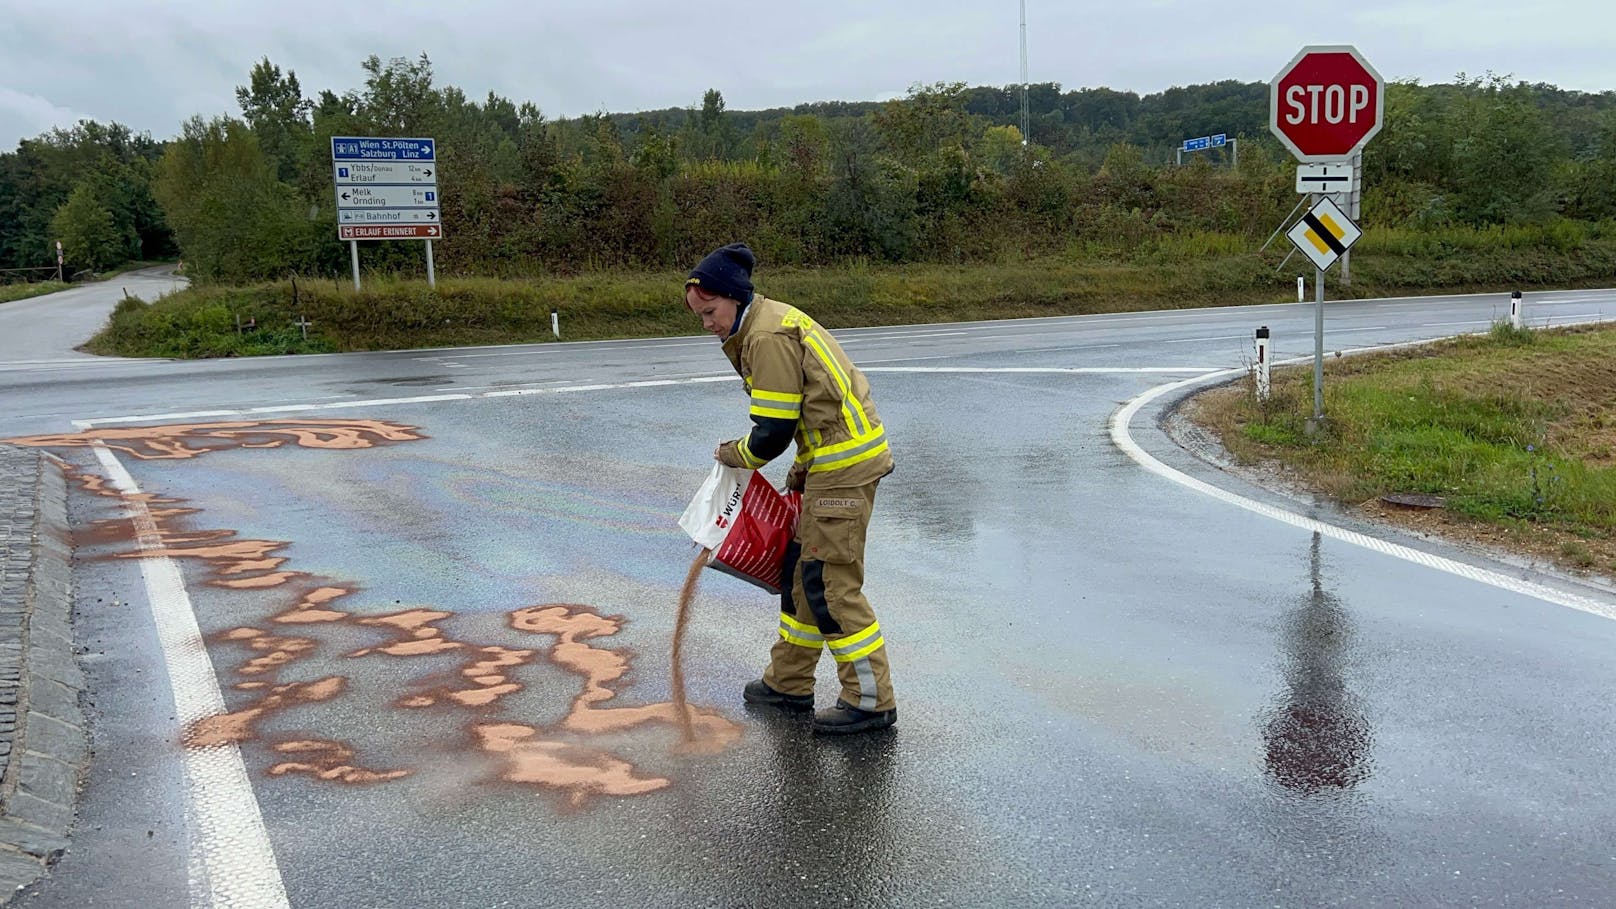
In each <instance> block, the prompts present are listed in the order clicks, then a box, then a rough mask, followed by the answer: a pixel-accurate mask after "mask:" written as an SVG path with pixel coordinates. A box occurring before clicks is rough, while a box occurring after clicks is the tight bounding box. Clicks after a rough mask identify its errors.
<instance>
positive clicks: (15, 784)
mask: <svg viewBox="0 0 1616 909" xmlns="http://www.w3.org/2000/svg"><path fill="white" fill-rule="evenodd" d="M63 466H64V465H62V463H61V462H60V461H57V460H56V459H54V458H52V457H50V456H48V455H45V454H43V453H40V452H37V451H33V450H29V449H23V448H15V447H11V446H0V767H3V768H4V769H3V770H0V902H7V901H9V900H10V898H11V897H12V896H14V895H15V894H16V892H17V891H18V890H20V889H21V888H23V887H26V886H28V885H30V884H32V883H34V882H35V881H36V880H38V879H39V878H40V877H42V876H43V875H44V874H45V871H46V869H47V868H48V867H49V866H50V865H51V863H53V862H55V861H56V859H58V858H59V857H61V855H62V853H63V852H64V851H65V850H66V849H67V845H68V833H69V831H70V829H71V828H72V825H73V816H74V804H75V801H76V798H77V795H78V788H79V782H80V779H81V777H82V775H83V772H84V768H85V766H86V765H87V763H88V761H89V754H90V752H89V736H88V734H87V732H86V729H85V715H84V710H83V707H82V706H81V705H80V703H79V702H80V697H81V694H82V692H83V690H84V674H83V672H82V671H81V670H80V669H79V665H78V662H77V661H76V660H75V659H74V655H73V627H72V614H73V574H72V555H73V553H72V537H71V535H70V533H69V528H68V522H67V479H66V476H65V475H64V473H63V469H62V468H63Z"/></svg>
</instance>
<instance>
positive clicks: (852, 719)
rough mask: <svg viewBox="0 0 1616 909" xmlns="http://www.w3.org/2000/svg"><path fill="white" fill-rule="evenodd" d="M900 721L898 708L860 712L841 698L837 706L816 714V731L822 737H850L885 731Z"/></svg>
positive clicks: (837, 701)
mask: <svg viewBox="0 0 1616 909" xmlns="http://www.w3.org/2000/svg"><path fill="white" fill-rule="evenodd" d="M897 721H898V708H896V707H894V708H892V709H891V710H860V709H859V708H857V707H854V706H853V705H852V704H849V703H847V702H846V701H844V700H842V699H841V698H837V699H836V706H835V707H832V708H830V709H828V710H821V711H819V712H818V713H816V714H814V731H815V732H817V733H820V734H821V735H849V734H851V733H854V732H868V731H870V730H872V729H885V728H887V727H888V726H891V725H892V724H893V723H896V722H897Z"/></svg>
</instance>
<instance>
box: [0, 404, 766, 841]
mask: <svg viewBox="0 0 1616 909" xmlns="http://www.w3.org/2000/svg"><path fill="white" fill-rule="evenodd" d="M423 438H425V436H423V435H421V434H420V431H419V429H418V428H417V427H413V426H404V425H401V424H395V423H387V422H383V421H376V420H336V419H333V420H265V421H239V422H223V423H186V424H176V425H170V426H147V427H133V428H122V429H92V430H89V431H87V432H82V433H71V434H61V435H49V436H34V437H29V438H23V439H9V440H5V441H8V442H10V443H12V444H17V445H25V446H31V447H38V448H85V447H91V446H94V445H96V444H103V445H105V446H106V447H108V448H112V449H115V450H117V451H120V452H123V453H125V454H128V455H130V456H132V457H135V458H140V459H144V460H157V459H187V458H195V457H198V456H201V455H204V454H207V453H210V452H215V451H226V450H241V449H274V448H280V447H282V446H285V445H287V444H293V445H296V446H300V447H304V448H317V449H331V450H360V449H367V448H374V447H378V446H381V445H390V444H395V443H400V442H409V441H416V440H419V439H423ZM69 476H70V478H71V479H73V480H74V481H75V482H76V483H77V484H78V485H79V486H80V487H81V488H82V489H84V490H85V491H86V492H89V493H91V494H94V495H98V496H103V497H108V498H116V499H119V500H120V501H122V502H123V503H124V504H126V505H129V506H144V507H145V508H146V509H147V513H148V514H149V515H150V516H151V518H152V521H153V523H154V525H155V539H154V540H148V544H149V545H150V544H155V545H154V547H153V548H148V549H144V550H142V549H139V548H138V545H139V541H138V534H137V533H136V532H135V529H134V526H133V522H132V520H131V519H129V518H117V519H113V520H106V521H97V522H94V523H93V524H92V525H91V526H90V528H89V529H88V532H87V533H83V534H81V535H80V538H79V542H80V544H81V545H86V544H89V545H96V546H105V547H107V548H111V549H113V550H115V551H114V552H113V553H112V556H113V557H115V558H136V559H138V558H145V557H149V556H154V555H162V556H167V557H169V558H173V559H190V560H194V563H196V564H199V565H201V566H202V567H203V569H204V571H205V573H206V581H205V583H206V584H208V585H209V586H213V587H216V588H220V589H223V590H226V591H230V590H280V589H282V588H284V589H285V590H286V592H287V593H288V594H289V597H288V599H289V600H290V602H289V603H288V604H286V605H285V606H283V607H281V608H280V609H279V610H278V611H276V612H274V613H273V614H272V615H269V616H267V617H266V620H265V622H266V624H270V625H273V626H278V629H277V630H276V631H269V630H265V629H263V628H255V627H250V626H244V627H238V628H233V629H229V630H227V631H223V632H219V633H216V634H214V635H212V636H211V637H210V641H211V643H214V644H218V645H225V646H236V647H243V648H245V649H246V650H248V651H249V652H251V653H252V654H253V655H252V656H251V657H249V658H248V659H247V660H246V661H245V662H243V663H242V664H241V665H240V666H238V667H237V668H236V670H235V672H236V674H237V675H239V676H242V677H243V679H242V680H241V681H239V682H237V683H236V684H235V685H234V686H232V687H233V688H234V689H235V690H238V691H243V692H251V693H254V694H256V695H257V697H256V699H255V700H253V701H251V702H250V703H248V704H246V705H245V706H243V707H241V708H240V709H237V710H234V711H231V712H228V713H224V714H220V715H218V716H213V717H207V718H205V719H203V720H201V721H199V722H197V723H195V724H194V725H193V726H192V727H191V728H189V729H187V730H185V732H184V735H183V740H184V742H185V744H186V745H187V746H188V747H193V748H206V747H214V746H219V745H226V744H237V745H241V744H246V743H250V742H253V741H256V740H257V735H258V734H257V726H258V724H259V723H260V722H261V721H263V720H264V719H265V718H266V717H269V716H272V715H275V714H278V713H281V712H282V711H287V710H292V709H298V710H305V711H306V710H308V709H310V707H311V706H313V705H318V704H322V703H328V702H330V701H332V700H335V699H337V698H339V697H341V696H343V695H344V694H346V693H347V692H349V691H350V690H351V689H352V688H353V687H354V686H355V685H356V684H363V681H362V676H361V672H362V669H356V671H355V672H353V673H351V674H350V675H347V676H342V675H333V676H328V677H326V678H322V679H317V680H314V681H299V682H287V683H278V679H277V678H276V676H277V675H278V674H279V673H280V672H281V671H282V670H283V669H286V668H287V667H289V666H292V665H294V664H296V663H297V662H298V661H300V660H304V659H307V658H308V657H310V656H312V655H315V654H318V653H321V652H322V650H327V649H332V648H334V647H335V646H336V645H335V644H334V643H332V642H331V641H329V640H326V639H324V638H323V635H322V632H323V631H325V630H328V629H333V628H336V627H342V628H347V629H364V630H368V631H380V632H383V633H386V634H387V635H389V636H388V637H385V638H383V639H382V640H380V641H378V642H377V643H375V644H373V645H370V646H367V647H362V648H359V649H357V650H354V649H351V645H349V647H348V649H347V653H346V656H347V658H349V659H354V660H363V659H366V658H370V659H376V658H385V659H411V658H416V657H430V656H436V655H440V654H451V653H460V654H463V655H464V656H465V658H466V660H465V663H464V664H463V665H462V666H460V667H459V668H458V669H457V670H456V671H455V672H454V673H453V674H452V675H451V676H450V678H451V679H454V678H458V681H451V682H449V683H447V684H445V683H444V676H443V675H442V674H438V675H436V676H429V677H427V678H424V679H418V680H416V682H414V683H412V684H411V690H409V691H407V692H405V693H403V694H401V695H400V696H399V697H397V698H396V699H395V700H394V702H393V705H394V707H395V708H398V709H426V708H443V709H449V710H452V711H456V712H464V713H466V714H467V715H468V716H467V720H466V722H467V726H468V729H469V732H470V741H471V742H472V744H473V745H474V746H475V747H476V748H477V749H478V750H479V751H480V752H482V753H484V754H486V755H488V756H489V757H490V758H491V759H493V760H495V761H496V762H497V765H498V766H500V767H501V768H502V769H501V770H500V771H499V778H500V779H502V780H505V781H507V782H510V783H516V784H523V785H529V786H533V787H536V788H539V789H542V790H546V791H552V792H555V793H558V794H560V795H562V796H563V797H564V798H565V799H566V804H567V805H569V806H570V807H571V808H574V809H576V808H582V807H584V806H586V805H587V804H588V803H589V801H590V800H591V799H592V798H595V797H598V796H619V797H620V796H632V795H640V794H644V793H647V792H654V791H657V790H659V789H663V788H665V787H667V786H669V785H670V784H671V781H670V780H669V779H667V778H666V777H662V776H656V775H650V774H647V773H644V772H642V771H641V770H640V769H639V768H637V767H636V766H635V764H634V763H633V762H632V761H630V760H628V759H627V758H625V757H623V756H621V755H618V754H614V753H612V752H610V751H607V750H604V749H600V748H596V747H592V746H591V745H590V744H589V740H590V739H592V738H596V737H601V736H608V735H611V736H614V737H618V738H614V741H617V740H619V739H620V735H619V734H621V733H623V732H625V731H628V730H630V729H634V728H636V727H641V726H644V725H647V724H663V725H667V726H669V727H671V728H675V729H678V728H679V727H680V726H681V724H682V722H683V723H684V724H688V728H689V729H690V734H689V735H687V736H682V737H681V739H682V740H681V742H679V743H678V744H677V745H676V746H675V747H674V748H673V750H674V751H675V752H677V753H682V754H713V753H717V752H719V751H722V750H723V749H724V748H727V747H729V746H730V745H732V744H734V743H735V742H736V741H737V740H739V738H740V734H741V727H740V726H739V725H738V724H737V723H735V722H733V721H731V720H729V719H727V718H725V717H724V716H722V715H721V714H719V713H718V712H717V711H716V710H713V709H711V708H702V707H690V708H688V709H687V711H681V710H679V709H677V708H676V707H675V705H674V704H673V703H671V702H663V703H654V704H647V705H641V706H604V705H606V704H607V702H610V701H613V700H614V699H615V698H616V697H617V695H618V692H617V691H616V689H615V688H614V687H613V686H614V685H615V684H616V683H617V682H619V681H620V680H621V679H622V678H623V677H624V676H625V675H626V674H627V672H628V671H629V668H630V666H631V665H632V662H633V659H634V656H633V654H632V653H631V652H629V651H626V650H609V649H606V648H604V647H599V646H596V643H595V642H596V641H599V640H600V639H604V638H610V637H612V636H614V635H616V634H617V633H618V632H619V631H621V630H622V628H623V626H624V624H625V622H626V620H625V619H624V618H623V617H622V616H603V615H601V614H599V613H598V612H597V611H595V610H594V609H592V608H590V607H588V606H583V605H577V604H541V605H535V606H527V607H523V608H520V609H516V610H513V611H512V612H510V613H509V615H508V623H509V625H510V627H511V628H512V629H514V630H516V631H518V632H523V633H525V634H530V635H540V636H549V637H553V638H554V639H555V640H554V643H552V644H551V645H549V646H548V647H544V648H541V647H535V648H531V649H529V648H520V647H506V646H503V645H500V644H496V643H479V642H474V641H467V640H458V639H455V638H453V637H451V636H450V635H449V633H448V632H446V631H445V630H444V629H443V628H441V627H439V623H441V622H443V621H445V620H447V619H451V618H453V617H454V615H455V614H454V613H452V612H449V611H445V610H442V609H437V608H433V607H430V606H414V607H411V608H407V609H404V610H401V611H397V612H391V613H387V614H380V615H366V614H363V613H360V612H357V611H348V610H346V609H342V608H338V607H339V606H346V605H349V604H350V602H351V601H354V600H356V599H357V598H358V596H359V594H360V589H359V588H358V587H357V586H356V585H345V584H342V583H340V582H333V581H332V580H330V579H327V578H320V577H316V576H314V575H310V574H307V573H304V572H300V571H296V570H294V569H291V568H288V567H287V565H288V561H289V560H288V558H287V557H286V556H285V555H283V554H282V553H283V552H284V550H286V549H287V547H288V546H289V545H290V543H289V542H287V541H280V540H252V539H242V538H239V537H238V535H237V533H236V532H235V531H232V530H202V529H195V528H193V527H190V526H182V525H188V524H191V523H193V521H194V520H195V519H196V518H198V517H199V516H200V511H199V510H198V509H195V508H190V507H185V505H186V503H184V502H183V501H181V500H178V499H171V498H163V497H159V496H155V495H151V494H149V493H142V494H139V495H124V494H122V493H120V492H118V491H117V490H116V489H114V488H113V487H112V486H111V484H109V483H108V482H107V480H106V479H105V478H103V477H100V476H98V475H95V474H90V473H82V472H77V471H73V472H70V474H69ZM120 548H121V549H123V550H124V551H116V550H118V549H120ZM291 627H296V629H297V631H296V633H291V632H290V628H291ZM328 645H330V646H328ZM333 655H334V654H333ZM541 659H542V660H545V661H547V662H548V663H550V664H551V665H553V666H555V667H557V668H559V669H562V670H564V671H566V672H568V673H572V674H574V675H576V676H578V677H579V678H580V679H581V690H580V691H579V693H578V694H577V696H576V697H574V698H573V699H572V701H571V705H570V711H569V712H568V713H567V715H566V716H565V717H563V718H562V719H561V720H560V721H559V722H558V723H556V724H554V725H551V726H536V725H528V724H523V723H520V722H514V721H511V720H510V719H509V718H505V717H500V716H498V715H497V713H498V710H499V707H500V702H501V700H502V699H503V698H505V697H506V696H508V695H511V694H515V693H517V692H519V691H522V690H524V688H525V687H526V686H525V684H524V683H523V682H522V681H521V680H520V678H519V675H518V672H519V670H520V669H521V668H522V667H524V666H527V665H530V664H532V663H534V662H535V661H537V660H541ZM356 665H357V664H356ZM356 678H359V679H361V681H359V682H355V681H354V679H356ZM268 746H269V748H270V749H271V750H272V751H274V752H275V753H277V754H279V755H282V756H283V757H285V758H286V760H282V761H280V762H278V763H276V764H274V765H273V766H272V767H270V769H269V773H270V774H271V775H273V776H285V775H291V774H299V775H306V776H309V777H311V778H314V779H318V780H324V781H329V782H337V783H344V784H377V783H387V782H391V781H394V780H398V779H403V778H405V777H408V776H410V775H412V774H414V773H416V772H417V771H416V770H415V769H412V768H394V769H388V770H371V769H366V768H364V767H361V766H359V765H357V764H356V763H355V761H354V759H355V753H354V750H353V748H352V747H351V746H349V745H347V744H344V743H342V742H337V741H327V740H323V739H320V738H317V737H311V736H307V735H304V736H302V737H299V738H296V739H289V740H282V741H271V742H269V743H268Z"/></svg>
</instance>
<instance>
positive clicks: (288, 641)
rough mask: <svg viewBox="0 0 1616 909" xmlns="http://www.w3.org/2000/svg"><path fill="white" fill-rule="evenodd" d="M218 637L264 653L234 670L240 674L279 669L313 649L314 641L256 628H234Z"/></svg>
mask: <svg viewBox="0 0 1616 909" xmlns="http://www.w3.org/2000/svg"><path fill="white" fill-rule="evenodd" d="M218 639H219V640H221V641H232V642H235V643H243V644H246V645H247V646H248V647H250V648H252V649H253V650H256V651H258V652H259V653H262V654H264V655H263V656H261V657H255V658H253V659H251V660H248V661H247V663H246V665H244V666H242V667H241V668H240V669H237V670H236V671H237V672H239V673H241V674H242V675H261V674H263V673H265V672H271V671H273V670H277V669H280V668H281V667H282V666H284V665H286V664H287V663H290V662H292V661H293V660H295V659H298V658H299V657H301V656H303V655H304V654H305V653H308V652H309V651H311V650H313V649H314V641H312V640H310V639H308V638H294V637H283V636H280V635H273V634H269V633H268V632H264V631H259V630H258V629H256V628H235V629H232V630H230V631H227V632H225V633H224V634H222V635H218Z"/></svg>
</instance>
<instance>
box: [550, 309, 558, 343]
mask: <svg viewBox="0 0 1616 909" xmlns="http://www.w3.org/2000/svg"><path fill="white" fill-rule="evenodd" d="M550 333H551V334H553V335H555V336H556V340H557V341H559V340H561V311H560V310H556V309H552V310H550Z"/></svg>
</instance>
